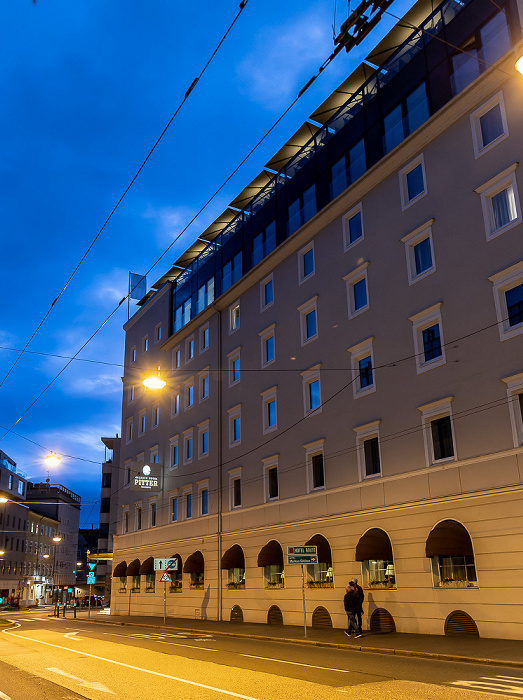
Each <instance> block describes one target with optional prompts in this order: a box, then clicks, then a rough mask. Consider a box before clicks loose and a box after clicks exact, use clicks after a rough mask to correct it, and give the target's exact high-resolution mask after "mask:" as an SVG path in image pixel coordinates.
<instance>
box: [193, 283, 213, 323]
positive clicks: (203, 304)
mask: <svg viewBox="0 0 523 700" xmlns="http://www.w3.org/2000/svg"><path fill="white" fill-rule="evenodd" d="M213 301H214V277H211V278H210V279H208V280H207V282H205V284H202V285H201V287H200V288H199V289H198V298H197V301H196V313H197V314H199V313H200V312H202V311H203V310H204V309H206V308H207V307H208V306H209V304H212V302H213Z"/></svg>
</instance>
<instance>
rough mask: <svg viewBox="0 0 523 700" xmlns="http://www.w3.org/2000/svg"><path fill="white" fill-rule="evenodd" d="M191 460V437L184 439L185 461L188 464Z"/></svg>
mask: <svg viewBox="0 0 523 700" xmlns="http://www.w3.org/2000/svg"><path fill="white" fill-rule="evenodd" d="M191 459H192V437H188V438H186V439H185V461H186V462H190V461H191Z"/></svg>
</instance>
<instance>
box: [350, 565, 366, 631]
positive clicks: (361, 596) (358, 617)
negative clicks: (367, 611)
mask: <svg viewBox="0 0 523 700" xmlns="http://www.w3.org/2000/svg"><path fill="white" fill-rule="evenodd" d="M350 582H351V583H353V584H354V586H355V587H356V590H357V592H358V597H359V599H360V608H359V610H358V612H357V613H356V621H357V623H358V627H359V628H360V632H361V630H362V629H363V628H362V626H361V616H362V615H363V601H364V600H365V593H364V592H363V588H362V587H361V586H359V585H358V579H357V578H356V577H354V578H351V580H350Z"/></svg>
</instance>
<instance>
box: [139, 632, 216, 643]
mask: <svg viewBox="0 0 523 700" xmlns="http://www.w3.org/2000/svg"><path fill="white" fill-rule="evenodd" d="M128 636H129V637H137V638H139V639H158V638H162V639H163V637H173V638H176V639H192V640H193V641H195V642H207V641H209V639H213V636H212V634H191V633H189V634H187V633H185V634H181V633H180V634H171V633H170V632H153V633H152V634H144V633H141V632H136V633H133V634H130V635H128Z"/></svg>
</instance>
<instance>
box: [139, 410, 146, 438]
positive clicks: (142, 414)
mask: <svg viewBox="0 0 523 700" xmlns="http://www.w3.org/2000/svg"><path fill="white" fill-rule="evenodd" d="M138 433H139V434H140V435H143V434H144V433H145V410H143V411H140V413H139V414H138Z"/></svg>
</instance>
